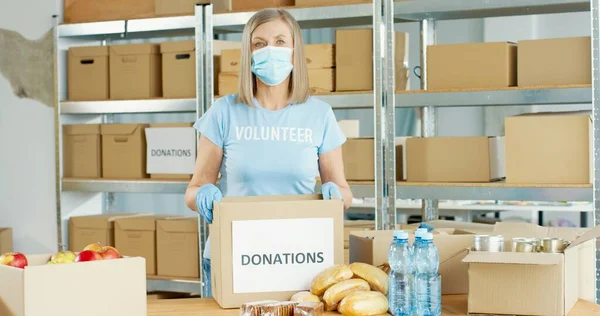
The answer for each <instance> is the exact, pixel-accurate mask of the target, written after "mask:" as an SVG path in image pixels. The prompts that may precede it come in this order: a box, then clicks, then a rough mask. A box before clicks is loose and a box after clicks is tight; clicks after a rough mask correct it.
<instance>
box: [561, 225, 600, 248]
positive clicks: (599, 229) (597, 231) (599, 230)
mask: <svg viewBox="0 0 600 316" xmlns="http://www.w3.org/2000/svg"><path fill="white" fill-rule="evenodd" d="M593 238H600V225H599V226H596V227H594V228H592V229H590V230H588V231H587V232H585V233H583V235H581V236H579V238H576V239H575V240H574V241H572V242H571V244H570V245H569V247H567V249H570V248H573V247H576V246H577V245H580V244H582V243H584V242H586V241H588V240H590V239H593Z"/></svg>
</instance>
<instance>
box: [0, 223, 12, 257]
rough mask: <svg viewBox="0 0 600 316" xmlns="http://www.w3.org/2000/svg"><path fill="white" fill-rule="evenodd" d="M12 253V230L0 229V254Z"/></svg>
mask: <svg viewBox="0 0 600 316" xmlns="http://www.w3.org/2000/svg"><path fill="white" fill-rule="evenodd" d="M7 252H13V234H12V228H0V254H3V253H7Z"/></svg>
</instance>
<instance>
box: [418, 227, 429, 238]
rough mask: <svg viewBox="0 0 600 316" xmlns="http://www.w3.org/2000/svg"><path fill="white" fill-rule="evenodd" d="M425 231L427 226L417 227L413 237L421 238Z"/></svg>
mask: <svg viewBox="0 0 600 316" xmlns="http://www.w3.org/2000/svg"><path fill="white" fill-rule="evenodd" d="M425 233H427V228H417V230H416V231H415V237H416V238H421V237H423V234H425Z"/></svg>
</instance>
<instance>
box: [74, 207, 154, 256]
mask: <svg viewBox="0 0 600 316" xmlns="http://www.w3.org/2000/svg"><path fill="white" fill-rule="evenodd" d="M144 215H147V214H141V213H135V214H132V213H113V214H102V215H88V216H73V217H71V218H70V219H69V250H71V251H81V250H83V248H85V247H86V246H87V245H89V244H93V243H100V244H102V245H107V246H114V245H115V241H114V221H115V220H116V219H117V218H123V217H136V216H144Z"/></svg>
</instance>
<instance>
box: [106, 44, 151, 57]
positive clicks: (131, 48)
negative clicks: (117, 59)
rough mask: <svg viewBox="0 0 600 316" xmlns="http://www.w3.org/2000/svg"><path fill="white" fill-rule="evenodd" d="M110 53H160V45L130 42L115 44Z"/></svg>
mask: <svg viewBox="0 0 600 316" xmlns="http://www.w3.org/2000/svg"><path fill="white" fill-rule="evenodd" d="M110 53H111V54H116V55H149V54H159V53H160V46H159V45H158V44H151V43H144V44H129V45H115V46H111V47H110Z"/></svg>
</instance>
